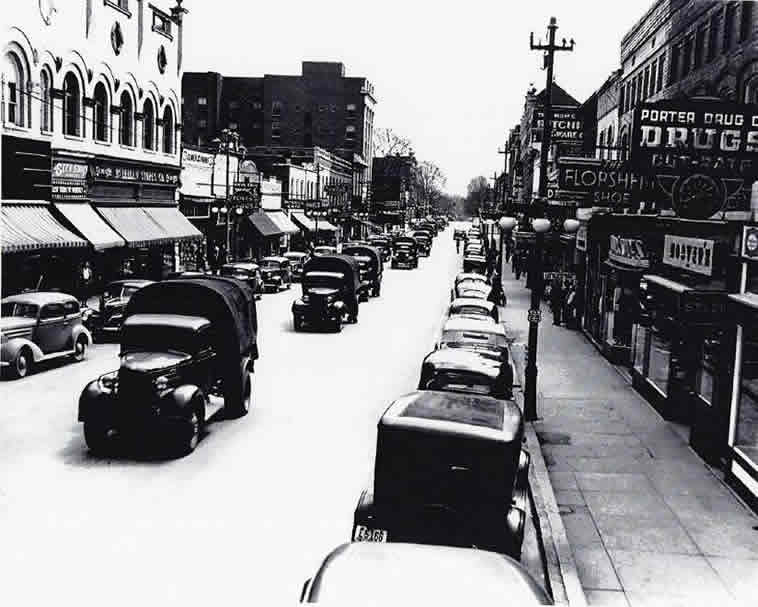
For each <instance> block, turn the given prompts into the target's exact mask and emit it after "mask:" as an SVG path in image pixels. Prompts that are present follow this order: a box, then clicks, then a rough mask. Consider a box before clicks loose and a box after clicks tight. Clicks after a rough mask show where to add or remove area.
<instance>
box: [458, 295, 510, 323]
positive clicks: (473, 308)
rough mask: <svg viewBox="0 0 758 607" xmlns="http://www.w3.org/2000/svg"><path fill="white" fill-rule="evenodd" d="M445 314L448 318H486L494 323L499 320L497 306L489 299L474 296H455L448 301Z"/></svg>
mask: <svg viewBox="0 0 758 607" xmlns="http://www.w3.org/2000/svg"><path fill="white" fill-rule="evenodd" d="M447 315H448V317H450V318H453V317H454V316H465V317H466V318H486V319H490V320H492V322H495V323H498V322H500V313H499V312H498V308H497V306H496V305H495V304H494V303H492V302H491V301H487V300H486V299H480V298H476V297H457V298H456V299H454V300H453V301H451V302H450V306H449V307H448V309H447Z"/></svg>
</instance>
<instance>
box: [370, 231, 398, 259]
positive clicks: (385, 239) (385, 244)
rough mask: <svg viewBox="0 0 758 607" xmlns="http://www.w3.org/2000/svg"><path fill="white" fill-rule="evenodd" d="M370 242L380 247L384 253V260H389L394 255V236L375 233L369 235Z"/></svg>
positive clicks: (373, 245)
mask: <svg viewBox="0 0 758 607" xmlns="http://www.w3.org/2000/svg"><path fill="white" fill-rule="evenodd" d="M368 243H369V245H371V246H372V247H375V248H377V249H379V250H380V251H381V253H382V261H389V260H390V257H392V238H390V237H389V236H385V235H380V234H375V235H373V236H369V237H368Z"/></svg>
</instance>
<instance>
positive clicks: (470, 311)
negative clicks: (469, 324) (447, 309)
mask: <svg viewBox="0 0 758 607" xmlns="http://www.w3.org/2000/svg"><path fill="white" fill-rule="evenodd" d="M453 314H461V315H474V316H489V315H490V313H489V312H488V311H487V310H486V309H485V308H480V307H479V306H459V307H457V308H454V309H453Z"/></svg>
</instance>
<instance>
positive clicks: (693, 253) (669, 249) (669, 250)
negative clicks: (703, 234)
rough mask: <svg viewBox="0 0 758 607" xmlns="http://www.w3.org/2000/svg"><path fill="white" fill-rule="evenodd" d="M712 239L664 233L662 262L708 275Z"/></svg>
mask: <svg viewBox="0 0 758 607" xmlns="http://www.w3.org/2000/svg"><path fill="white" fill-rule="evenodd" d="M713 245H714V241H713V240H704V239H702V238H689V237H687V236H673V235H671V234H666V236H665V237H664V241H663V263H665V264H666V265H669V266H674V267H675V268H682V269H683V270H689V271H690V272H696V273H698V274H704V275H705V276H710V275H711V274H712V273H713Z"/></svg>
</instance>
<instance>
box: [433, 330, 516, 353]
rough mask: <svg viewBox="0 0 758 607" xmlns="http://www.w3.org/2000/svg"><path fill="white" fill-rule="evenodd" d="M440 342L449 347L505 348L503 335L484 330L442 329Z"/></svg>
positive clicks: (505, 343)
mask: <svg viewBox="0 0 758 607" xmlns="http://www.w3.org/2000/svg"><path fill="white" fill-rule="evenodd" d="M442 343H443V344H445V345H446V346H448V347H451V348H456V347H457V348H471V347H473V348H477V347H482V348H487V349H494V348H498V349H500V348H507V347H508V342H507V341H506V339H505V336H503V335H499V334H497V333H487V332H485V331H444V332H443V333H442Z"/></svg>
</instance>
